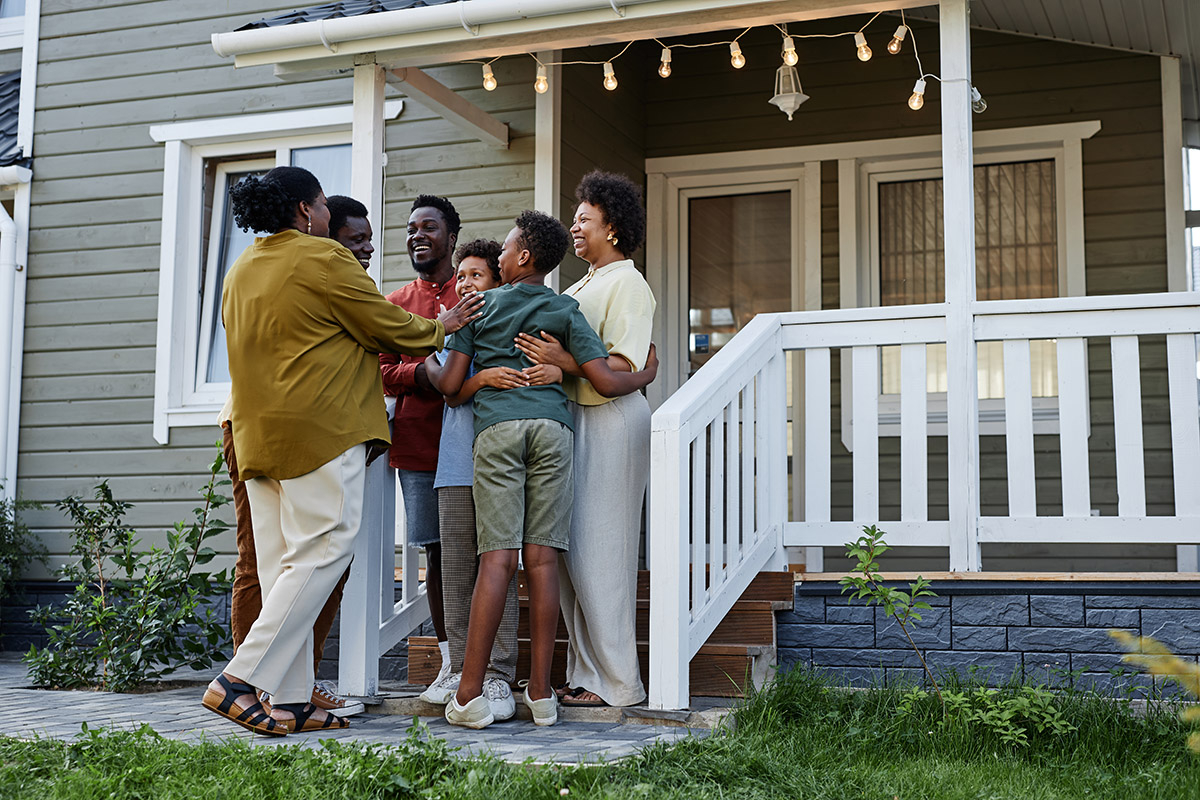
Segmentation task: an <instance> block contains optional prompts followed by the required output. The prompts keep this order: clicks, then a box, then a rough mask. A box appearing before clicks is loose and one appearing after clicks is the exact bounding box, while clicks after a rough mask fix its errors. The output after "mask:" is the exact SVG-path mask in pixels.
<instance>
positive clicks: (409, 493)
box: [379, 194, 462, 678]
mask: <svg viewBox="0 0 1200 800" xmlns="http://www.w3.org/2000/svg"><path fill="white" fill-rule="evenodd" d="M461 228H462V221H461V220H460V219H459V216H458V212H457V211H456V210H455V209H454V204H453V203H451V202H450V201H449V200H447V199H446V198H444V197H436V196H434V195H425V194H423V195H421V196H420V197H418V198H417V199H416V200H415V201H414V202H413V205H412V210H411V212H410V214H409V218H408V239H407V244H408V257H409V259H411V260H412V265H413V268H414V269H415V270H416V271H417V279H416V280H414V281H413V282H412V283H410V284H408V285H406V286H404V287H402V288H401V289H398V290H397V291H395V292H392V293H391V294H389V295H388V296H387V299H388V300H390V301H392V302H393V303H395V304H396V305H398V306H400V307H401V308H403V309H405V310H407V311H411V312H412V313H414V314H419V315H421V316H425V317H430V318H434V317H437V315H438V312H439V311H440V310H441V308H442V307H446V308H449V307H450V306H453V305H454V304H455V303H456V302H457V301H458V296H457V295H456V294H455V293H454V263H453V261H452V260H451V258H452V256H453V254H454V247H455V245H456V244H457V242H458V232H459V230H460V229H461ZM379 365H380V368H381V369H382V370H383V390H384V392H385V393H386V394H389V395H392V396H394V397H396V398H397V401H396V416H395V419H394V421H393V423H392V424H393V427H392V448H391V451H390V452H389V454H388V455H389V460H390V463H391V465H392V466H393V467H395V468H396V470H397V471H398V473H399V475H400V490H401V492H402V493H403V495H404V516H405V520H406V525H407V529H408V544H409V546H411V547H424V548H425V588H426V593H427V595H428V597H429V613H430V616H432V617H433V629H434V632H435V633H436V634H437V638H438V646H439V647H440V648H441V651H442V671H441V672H440V673H439V674H438V677H439V678H441V677H443V674H445V673H448V672H449V669H450V652H449V645H448V644H447V641H446V624H445V617H444V615H443V613H442V608H443V606H442V569H441V561H442V548H441V539H440V536H439V533H438V500H437V493H436V492H435V491H434V489H433V478H434V473H435V472H436V471H437V457H438V442H439V440H440V439H441V435H442V409H443V401H442V395H441V394H439V393H438V391H437V390H436V389H434V388H433V385H432V384H431V383H430V382H429V378H428V377H426V375H425V359H424V358H414V357H412V356H397V355H391V354H381V355H380V356H379Z"/></svg>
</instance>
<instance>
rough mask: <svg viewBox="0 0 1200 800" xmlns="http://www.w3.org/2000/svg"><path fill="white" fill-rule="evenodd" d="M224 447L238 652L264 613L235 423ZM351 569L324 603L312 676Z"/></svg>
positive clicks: (227, 428) (226, 429) (228, 426)
mask: <svg viewBox="0 0 1200 800" xmlns="http://www.w3.org/2000/svg"><path fill="white" fill-rule="evenodd" d="M221 433H222V440H221V441H222V445H223V446H224V449H225V465H226V466H227V467H228V468H229V478H230V480H232V481H233V514H234V517H235V518H236V519H237V562H236V563H235V564H234V567H233V597H232V598H231V600H230V603H229V627H230V630H231V631H232V633H233V647H234V650H235V651H236V650H237V648H238V647H239V646H240V645H241V643H242V641H243V640H245V638H246V634H247V633H249V632H250V626H251V625H253V624H254V620H256V619H258V615H259V612H261V611H262V587H261V586H259V583H258V557H257V554H256V553H255V552H254V526H253V524H252V523H251V520H250V499H249V498H248V497H246V484H244V483H242V481H240V480H238V468H237V454H236V453H234V451H233V423H232V422H226V423H225V424H224V425H222V426H221ZM348 577H350V570H349V569H347V570H346V574H345V575H343V576H342V579H341V580H340V581H338V583H337V586H335V587H334V588H333V592H332V593H331V594H330V595H329V599H328V600H327V601H326V602H325V607H324V608H322V609H321V613H320V614H319V615H318V616H317V621H316V622H315V623H314V624H313V674H314V675H315V674H317V671H318V668H319V667H320V666H321V655H322V653H323V652H324V650H325V638H326V637H327V636H329V631H330V629H331V628H332V627H333V618H334V617H335V616H336V615H337V611H338V606H340V605H341V603H342V587H344V586H345V585H346V578H348Z"/></svg>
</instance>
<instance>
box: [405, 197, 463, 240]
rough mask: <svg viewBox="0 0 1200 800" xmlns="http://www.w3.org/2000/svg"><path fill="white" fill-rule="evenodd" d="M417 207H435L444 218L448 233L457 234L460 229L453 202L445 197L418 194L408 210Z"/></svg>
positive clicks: (459, 221)
mask: <svg viewBox="0 0 1200 800" xmlns="http://www.w3.org/2000/svg"><path fill="white" fill-rule="evenodd" d="M418 208H436V209H437V210H438V211H440V212H441V214H442V219H444V220H446V227H447V228H449V229H450V233H451V234H452V235H454V236H458V232H459V231H461V230H462V219H461V218H460V217H459V216H458V211H457V210H456V209H455V208H454V203H451V202H450V201H449V200H448V199H446V198H445V197H438V196H437V195H436V194H422V195H418V196H417V199H416V200H413V204H412V208H410V209H409V210H408V213H409V214H410V215H411V214H412V212H414V211H416V210H417V209H418Z"/></svg>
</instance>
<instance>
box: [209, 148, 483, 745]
mask: <svg viewBox="0 0 1200 800" xmlns="http://www.w3.org/2000/svg"><path fill="white" fill-rule="evenodd" d="M230 196H231V199H232V201H233V210H234V219H235V220H236V221H237V224H238V225H239V226H240V227H242V228H243V229H253V230H255V231H258V232H262V233H269V234H270V235H268V236H262V237H259V238H257V239H255V240H254V243H253V244H252V245H250V246H249V247H247V248H246V250H245V251H244V252H243V253H242V254H241V256H239V257H238V259H237V261H235V262H234V264H233V266H232V267H230V269H229V274H228V275H227V276H226V278H225V285H224V291H223V297H222V302H221V317H222V321H223V322H224V324H225V331H226V346H227V348H228V352H229V374H230V377H231V380H232V391H231V401H232V413H231V420H232V422H233V423H234V424H233V438H234V449H235V450H236V452H237V456H238V473H239V474H238V477H239V478H240V479H241V480H242V481H244V482H245V485H246V494H247V496H248V498H249V501H250V515H251V519H252V521H253V527H254V545H255V550H256V553H257V556H258V576H259V582H260V585H261V587H262V595H263V599H262V611H261V612H260V613H259V616H258V619H257V620H255V622H254V624H253V625H252V626H251V628H250V631H249V632H248V633H247V634H246V638H245V639H244V640H243V641H242V643H241V646H240V647H238V649H237V653H236V654H235V655H234V657H233V660H232V661H230V662H229V665H228V666H227V667H226V668H225V670H224V672H222V674H221V675H219V676H218V677H217V679H216V680H214V681H213V682H212V683H211V684H209V686H208V689H207V691H206V692H205V693H204V700H203V704H204V706H205V707H206V708H208V709H210V710H212V711H214V712H215V713H217V714H220V715H221V716H223V717H226V718H227V719H229V720H231V721H233V722H235V723H237V724H238V725H241V726H242V727H244V728H247V729H249V730H251V731H254V732H255V733H260V734H264V735H268V736H283V735H285V734H287V733H292V732H297V731H310V730H321V729H325V728H341V727H346V725H348V724H349V722H348V720H344V719H339V718H338V717H334V716H332V715H330V714H327V713H326V712H325V711H324V710H322V709H320V708H317V707H316V706H314V705H313V704H311V703H310V702H308V701H309V699H310V698H311V696H312V690H313V680H314V676H313V659H312V647H313V645H312V626H313V622H314V621H315V620H316V616H317V614H318V613H319V612H320V610H321V607H322V606H323V605H324V604H325V601H326V599H327V598H328V597H329V593H330V591H331V590H332V589H333V587H334V585H335V584H336V583H337V582H338V580H339V579H340V578H341V577H342V574H343V573H344V572H345V571H346V567H347V565H348V564H349V563H350V558H351V556H352V555H353V553H354V544H355V540H356V538H357V537H358V534H359V525H360V522H361V521H362V502H363V487H364V478H365V474H366V453H367V445H368V444H375V443H382V444H385V445H386V444H387V443H388V424H387V414H386V412H385V411H384V403H383V385H382V383H381V382H380V376H379V358H378V354H379V353H381V352H389V353H410V354H413V355H421V354H428V353H430V352H432V351H433V350H435V349H437V348H440V347H441V346H442V343H443V341H444V339H445V336H446V334H447V333H448V332H452V331H455V330H457V329H458V328H460V327H462V325H463V324H465V323H466V322H467V321H469V320H471V319H473V318H474V317H473V316H472V314H473V313H474V312H475V308H476V305H472V304H470V303H460V304H459V305H458V306H456V307H455V308H454V309H452V310H451V311H448V312H445V313H444V314H442V315H441V317H440V318H439V319H438V320H431V319H425V318H423V317H418V316H414V315H413V314H410V313H409V312H407V311H405V310H404V309H402V308H399V307H398V306H394V305H392V304H391V303H389V302H388V301H387V300H386V299H385V298H384V296H383V295H382V294H380V293H379V290H378V289H377V288H376V287H375V284H374V283H373V282H372V281H371V279H370V278H369V277H368V276H367V274H366V272H364V271H363V268H362V265H361V264H360V263H359V262H358V261H357V260H356V259H355V258H354V256H353V255H352V254H351V253H350V251H349V250H347V249H346V248H345V247H343V246H342V245H341V244H339V243H338V242H336V241H334V240H332V239H327V238H324V237H325V235H326V233H327V232H328V228H329V210H328V208H326V206H325V194H324V192H322V191H321V185H320V183H318V182H317V179H316V178H315V177H314V176H313V175H312V173H310V172H308V171H307V170H304V169H300V168H298V167H276V168H275V169H273V170H271V171H270V172H268V173H267V174H266V175H264V176H263V177H262V178H257V177H253V176H251V177H249V178H246V179H245V180H243V181H242V182H241V183H239V184H238V185H237V186H235V187H234V188H233V190H232V191H231V193H230ZM476 316H477V314H476ZM259 692H267V693H268V694H270V695H271V704H272V707H271V708H269V709H268V708H267V707H264V705H263V704H262V703H261V702H260V701H259V699H258V693H259Z"/></svg>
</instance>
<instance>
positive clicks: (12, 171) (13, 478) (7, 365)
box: [0, 0, 42, 498]
mask: <svg viewBox="0 0 1200 800" xmlns="http://www.w3.org/2000/svg"><path fill="white" fill-rule="evenodd" d="M41 20H42V2H41V0H25V33H24V37H23V39H22V43H21V96H20V101H19V109H20V110H19V113H18V115H17V144H18V145H19V146H20V148H21V155H22V156H23V157H24V158H26V159H31V158H32V157H33V111H34V97H35V93H36V91H37V68H38V42H39V38H40V36H41ZM32 179H33V173H32V172H31V171H30V170H29V169H28V168H26V167H18V166H10V167H0V185H12V184H16V187H17V191H16V198H15V199H14V202H13V215H12V216H11V217H10V216H9V215H8V214H7V213H4V214H3V215H2V216H3V219H0V295H4V294H5V293H6V289H5V287H7V286H10V285H11V287H12V291H11V295H10V296H9V297H8V300H7V302H4V301H3V298H2V297H0V309H3V310H7V309H10V308H11V309H12V314H11V316H10V320H11V323H10V325H9V326H8V327H6V326H4V325H3V324H0V367H2V369H0V481H2V483H0V498H3V497H16V496H17V445H18V441H17V437H18V433H19V430H20V422H21V373H22V355H23V353H24V350H25V288H26V281H27V279H28V275H29V271H28V270H27V269H25V265H26V264H27V263H28V255H29V210H30V205H31V203H30V190H31V186H30V181H32ZM0 211H3V206H0ZM3 313H4V311H0V314H3ZM0 319H2V317H0Z"/></svg>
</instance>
